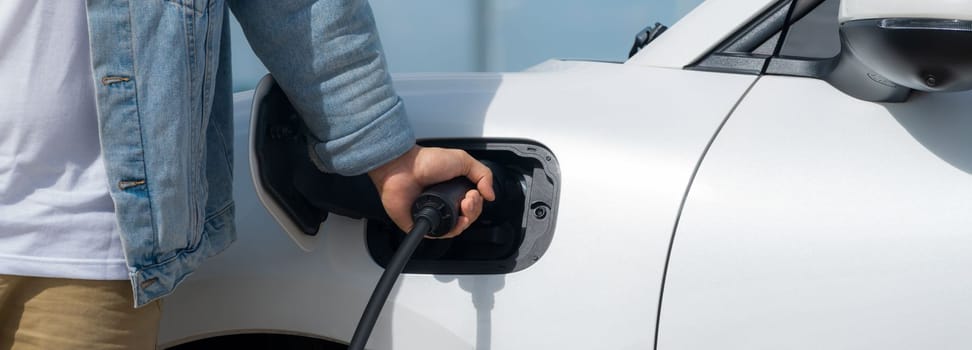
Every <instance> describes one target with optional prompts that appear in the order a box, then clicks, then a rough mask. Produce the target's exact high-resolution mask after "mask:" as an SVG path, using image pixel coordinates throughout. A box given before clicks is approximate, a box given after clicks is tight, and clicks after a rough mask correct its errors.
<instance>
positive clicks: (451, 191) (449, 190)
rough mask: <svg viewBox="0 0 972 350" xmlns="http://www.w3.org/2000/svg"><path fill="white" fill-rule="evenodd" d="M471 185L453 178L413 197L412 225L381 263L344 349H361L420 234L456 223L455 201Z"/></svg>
mask: <svg viewBox="0 0 972 350" xmlns="http://www.w3.org/2000/svg"><path fill="white" fill-rule="evenodd" d="M473 188H475V187H474V186H473V184H472V182H470V181H469V180H467V179H466V178H455V179H452V180H449V181H446V182H443V183H440V184H437V185H434V186H432V187H429V188H428V189H426V190H425V192H423V193H422V194H421V195H419V197H418V199H416V200H415V202H414V203H413V204H412V220H413V221H414V222H415V226H413V227H412V230H411V231H409V233H408V235H407V236H406V237H405V240H404V241H403V242H402V244H401V245H400V246H399V247H398V250H396V251H395V254H394V255H392V257H391V260H389V261H388V265H387V266H385V272H383V273H382V274H381V278H380V279H378V285H376V286H375V290H374V292H372V293H371V299H368V306H365V310H364V313H362V314H361V320H360V321H358V328H356V329H355V330H354V336H352V337H351V344H350V345H348V349H351V350H363V349H364V347H365V345H366V344H367V343H368V338H369V337H371V331H372V330H374V328H375V323H376V322H378V315H379V314H381V309H382V307H384V306H385V301H386V300H387V299H388V295H389V294H391V290H392V288H393V287H395V282H396V281H398V275H400V274H401V273H402V270H403V269H405V264H406V263H408V260H409V259H410V258H411V257H412V253H413V252H415V248H416V247H418V245H419V243H421V242H422V238H423V237H424V236H430V237H441V236H442V235H445V234H446V233H449V231H451V230H452V228H453V227H455V226H456V222H457V220H458V219H459V216H460V215H461V214H462V209H461V208H460V206H459V203H460V202H461V201H462V198H463V197H464V196H465V195H466V192H468V191H469V190H471V189H473Z"/></svg>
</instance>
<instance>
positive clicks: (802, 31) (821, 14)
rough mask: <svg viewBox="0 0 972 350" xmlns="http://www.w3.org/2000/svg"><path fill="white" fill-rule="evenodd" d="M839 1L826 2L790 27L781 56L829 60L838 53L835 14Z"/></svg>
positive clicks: (838, 38) (838, 39)
mask: <svg viewBox="0 0 972 350" xmlns="http://www.w3.org/2000/svg"><path fill="white" fill-rule="evenodd" d="M839 6H840V0H827V1H824V2H823V3H822V4H820V5H819V6H817V8H815V9H814V10H813V11H810V13H808V14H807V15H806V16H805V17H803V18H802V19H800V21H798V22H796V23H794V24H793V25H791V26H790V29H789V31H788V32H787V35H786V41H785V42H784V43H783V48H782V50H781V51H780V55H781V56H791V57H807V58H829V57H834V56H836V55H837V54H839V53H840V35H839V34H838V20H837V12H838V8H839Z"/></svg>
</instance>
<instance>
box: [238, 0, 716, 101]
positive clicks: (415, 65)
mask: <svg viewBox="0 0 972 350" xmlns="http://www.w3.org/2000/svg"><path fill="white" fill-rule="evenodd" d="M701 2H702V0H371V6H372V8H373V11H374V14H375V19H376V21H377V23H378V32H379V35H380V36H381V40H382V43H383V45H384V49H385V53H386V55H387V58H388V66H389V70H390V71H391V72H392V73H400V72H469V71H519V70H523V69H525V68H527V67H530V66H532V65H535V64H538V63H540V62H543V61H545V60H547V59H551V58H564V59H590V60H605V61H624V60H625V59H626V58H627V54H628V51H629V50H630V48H631V44H632V42H633V41H634V36H635V34H637V32H638V31H640V30H641V29H643V28H644V27H646V26H648V25H650V24H654V23H655V22H660V23H662V24H664V25H668V26H670V25H672V24H673V23H675V21H677V20H678V19H679V18H681V17H682V16H684V15H685V14H686V13H688V12H689V11H690V10H691V9H693V8H695V6H697V5H698V4H699V3H701ZM231 34H232V37H233V43H232V47H233V50H232V51H233V76H234V82H233V86H234V89H235V90H237V91H240V90H246V89H251V88H253V86H254V85H256V82H257V81H258V80H259V79H260V77H261V76H263V74H265V73H266V69H265V68H263V65H262V64H260V62H259V60H258V59H257V58H256V57H255V56H254V55H253V53H252V51H251V50H250V47H249V45H247V44H246V41H245V39H244V37H243V33H242V30H240V28H239V24H237V23H236V21H235V20H234V21H233V28H232V33H231Z"/></svg>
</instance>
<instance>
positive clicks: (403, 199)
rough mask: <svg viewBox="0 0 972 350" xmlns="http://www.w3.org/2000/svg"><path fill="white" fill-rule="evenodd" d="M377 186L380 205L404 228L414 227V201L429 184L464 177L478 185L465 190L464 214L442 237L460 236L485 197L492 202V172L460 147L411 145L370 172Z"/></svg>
mask: <svg viewBox="0 0 972 350" xmlns="http://www.w3.org/2000/svg"><path fill="white" fill-rule="evenodd" d="M368 176H369V177H371V181H372V182H374V183H375V187H376V188H378V194H379V195H380V196H381V204H382V205H383V206H384V207H385V212H387V213H388V216H389V217H391V219H392V221H394V222H395V224H396V225H398V228H400V229H402V231H405V232H408V231H409V230H411V229H412V225H414V223H413V222H412V202H413V201H415V199H416V198H418V196H419V194H421V193H422V190H423V189H425V188H426V187H428V186H431V185H434V184H437V183H439V182H443V181H446V180H451V179H453V178H456V177H459V176H465V177H466V178H468V179H469V181H472V183H474V184H476V189H473V190H469V192H466V196H465V197H463V199H462V202H461V204H460V207H461V208H462V216H460V217H459V219H458V220H457V221H456V227H455V228H453V229H452V231H449V233H447V234H446V235H445V236H442V238H452V237H455V236H458V235H459V234H460V233H462V231H464V230H465V229H467V228H469V225H471V224H472V223H473V221H476V218H478V217H479V214H480V213H481V212H482V211H483V199H484V198H485V199H486V200H488V201H493V200H494V199H496V194H495V193H493V173H492V172H490V171H489V168H487V167H486V166H485V165H483V164H482V163H480V162H479V161H477V160H476V159H475V158H473V157H472V156H470V155H469V154H468V153H466V152H465V151H462V150H457V149H445V148H433V147H421V146H415V147H412V149H411V150H409V151H408V152H407V153H405V154H403V155H402V156H401V157H398V158H396V159H395V160H392V161H390V162H388V163H386V164H385V165H382V166H381V167H378V168H377V169H375V170H372V171H370V172H368Z"/></svg>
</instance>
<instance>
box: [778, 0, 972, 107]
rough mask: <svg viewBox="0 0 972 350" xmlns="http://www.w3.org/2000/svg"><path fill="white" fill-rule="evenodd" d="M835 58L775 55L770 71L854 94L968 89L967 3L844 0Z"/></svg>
mask: <svg viewBox="0 0 972 350" xmlns="http://www.w3.org/2000/svg"><path fill="white" fill-rule="evenodd" d="M839 23H840V27H839V33H840V40H841V52H840V54H839V55H837V56H835V57H832V58H827V59H819V60H806V59H796V58H788V57H778V58H774V59H773V60H772V62H771V63H770V65H769V67H768V71H769V72H770V73H779V74H784V75H797V76H807V77H814V78H819V79H822V80H825V81H827V82H828V83H830V84H831V85H833V86H834V87H836V88H837V89H839V90H841V91H843V92H844V93H847V94H848V95H851V96H853V97H856V98H859V99H862V100H866V101H873V102H904V101H906V100H907V99H908V96H909V95H910V94H911V92H912V91H925V92H950V91H963V90H969V89H972V50H969V49H968V48H969V47H972V1H970V0H963V1H954V0H932V1H915V0H842V1H841V2H840V9H839Z"/></svg>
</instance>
